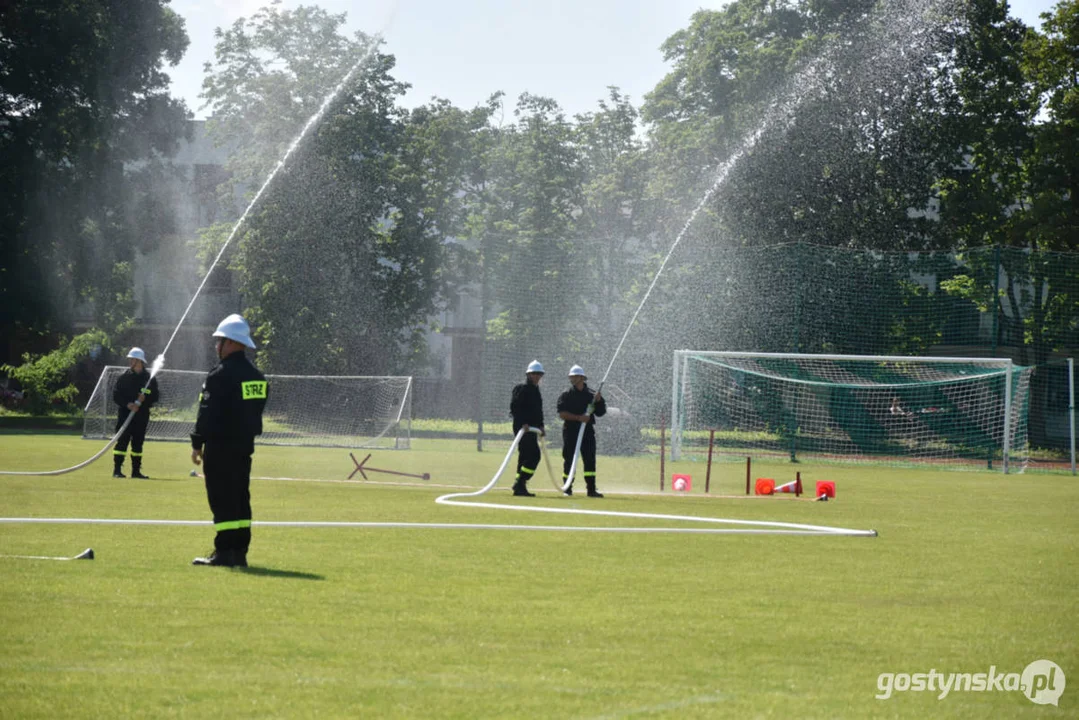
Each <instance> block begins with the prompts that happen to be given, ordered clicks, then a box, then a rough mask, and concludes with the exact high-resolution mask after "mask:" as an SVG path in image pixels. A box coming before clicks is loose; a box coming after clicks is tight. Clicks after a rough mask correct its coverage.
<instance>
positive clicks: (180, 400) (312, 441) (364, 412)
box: [82, 365, 412, 449]
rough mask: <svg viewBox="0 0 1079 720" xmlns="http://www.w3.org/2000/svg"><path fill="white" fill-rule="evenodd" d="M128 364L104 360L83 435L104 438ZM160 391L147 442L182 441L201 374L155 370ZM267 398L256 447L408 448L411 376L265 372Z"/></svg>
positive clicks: (190, 426) (110, 431) (187, 435)
mask: <svg viewBox="0 0 1079 720" xmlns="http://www.w3.org/2000/svg"><path fill="white" fill-rule="evenodd" d="M126 370H127V368H124V367H116V366H112V365H110V366H108V367H106V368H105V369H104V371H102V373H101V377H100V378H99V379H98V382H97V386H96V387H95V388H94V392H93V394H92V395H91V397H90V401H89V402H88V403H87V404H86V410H85V417H84V420H83V431H82V436H83V438H86V439H107V438H110V437H112V435H113V434H114V432H115V428H116V414H117V406H116V403H114V402H113V400H112V392H113V388H114V387H115V385H116V380H117V379H118V378H119V377H120V376H121V375H122V374H123V373H124V372H125V371H126ZM156 377H157V384H158V389H159V392H160V395H161V397H160V398H159V400H158V401H157V403H156V404H155V405H154V406H153V407H151V408H150V425H149V427H148V428H147V431H146V437H147V439H148V440H188V439H189V438H190V435H191V431H192V430H193V429H194V427H195V417H196V415H197V414H198V402H199V401H198V398H199V393H200V392H201V391H202V382H203V380H204V379H205V378H206V373H204V372H197V371H194V370H167V369H166V370H161V371H160V372H158V374H157V376H156ZM266 379H267V380H268V381H269V383H270V398H269V401H268V402H267V403H266V409H265V411H264V412H263V416H262V428H263V430H262V435H261V436H259V437H258V438H256V439H255V442H256V443H259V444H263V445H307V446H317V447H347V448H394V449H407V448H408V447H409V446H410V443H411V431H412V378H411V377H363V376H324V375H267V376H266Z"/></svg>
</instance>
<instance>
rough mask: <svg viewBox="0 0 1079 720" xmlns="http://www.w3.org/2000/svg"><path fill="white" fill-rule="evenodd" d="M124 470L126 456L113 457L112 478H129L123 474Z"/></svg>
mask: <svg viewBox="0 0 1079 720" xmlns="http://www.w3.org/2000/svg"><path fill="white" fill-rule="evenodd" d="M123 468H124V456H123V455H113V456H112V476H113V477H114V478H122V477H127V475H124V473H123V472H121V471H122V470H123Z"/></svg>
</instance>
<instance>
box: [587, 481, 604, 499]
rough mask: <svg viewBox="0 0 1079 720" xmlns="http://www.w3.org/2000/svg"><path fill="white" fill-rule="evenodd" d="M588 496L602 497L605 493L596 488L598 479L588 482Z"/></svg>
mask: <svg viewBox="0 0 1079 720" xmlns="http://www.w3.org/2000/svg"><path fill="white" fill-rule="evenodd" d="M588 497H594V498H601V497H603V493H601V492H600V491H599V490H597V489H596V481H595V480H592V481H590V482H589V483H588Z"/></svg>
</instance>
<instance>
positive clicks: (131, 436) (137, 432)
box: [113, 409, 150, 456]
mask: <svg viewBox="0 0 1079 720" xmlns="http://www.w3.org/2000/svg"><path fill="white" fill-rule="evenodd" d="M129 414H131V411H130V410H127V409H124V410H122V411H121V412H120V414H119V415H117V417H116V428H115V429H114V430H113V432H116V430H119V429H120V426H121V425H123V424H124V420H127V416H128V415H129ZM149 425H150V416H149V415H148V414H147V413H141V414H139V413H137V414H136V415H135V417H134V418H132V420H131V424H130V425H128V426H127V429H126V430H124V434H123V435H121V436H120V438H119V439H118V440H117V441H116V448H115V449H114V450H113V455H123V454H125V453H126V452H127V444H128V442H130V443H131V454H132V455H133V456H139V455H142V443H143V442H144V441H145V440H146V428H147V427H148V426H149Z"/></svg>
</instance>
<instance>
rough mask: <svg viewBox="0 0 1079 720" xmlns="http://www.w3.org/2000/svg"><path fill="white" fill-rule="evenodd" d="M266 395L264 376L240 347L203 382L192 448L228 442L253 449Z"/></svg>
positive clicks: (259, 433) (268, 391)
mask: <svg viewBox="0 0 1079 720" xmlns="http://www.w3.org/2000/svg"><path fill="white" fill-rule="evenodd" d="M269 397H270V388H269V384H268V383H267V382H266V376H265V375H263V374H262V373H261V372H259V371H258V368H256V367H255V366H254V365H252V364H251V361H250V360H248V359H247V356H246V355H245V354H244V353H243V351H242V350H238V351H236V352H234V353H232V354H231V355H229V356H228V357H226V358H225V359H224V360H222V361H221V362H220V364H218V366H217V367H215V368H214V369H213V370H211V371H210V372H209V374H208V375H207V376H206V381H205V382H204V383H203V385H202V395H201V396H200V397H199V414H198V418H197V419H196V420H195V432H193V433H191V447H193V448H195V449H196V450H201V449H202V446H203V445H204V444H205V443H213V444H215V445H216V444H224V443H228V444H232V445H235V446H237V449H239V448H244V449H246V450H248V451H251V450H253V449H254V441H255V436H257V435H261V434H262V411H263V409H264V408H265V407H266V401H267V399H269Z"/></svg>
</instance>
